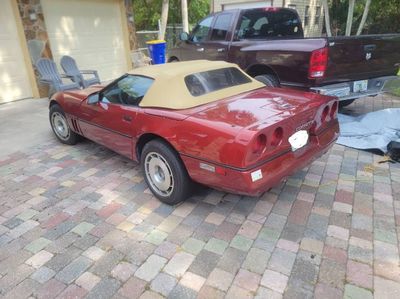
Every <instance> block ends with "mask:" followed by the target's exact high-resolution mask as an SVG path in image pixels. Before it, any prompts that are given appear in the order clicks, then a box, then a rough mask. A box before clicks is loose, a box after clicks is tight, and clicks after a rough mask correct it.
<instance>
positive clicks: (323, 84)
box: [168, 7, 400, 107]
mask: <svg viewBox="0 0 400 299" xmlns="http://www.w3.org/2000/svg"><path fill="white" fill-rule="evenodd" d="M194 59H207V60H225V61H228V62H233V63H236V64H238V65H239V66H240V67H241V68H242V69H243V70H244V71H246V72H247V73H248V74H249V75H250V76H252V77H254V78H256V79H258V80H259V81H261V82H263V83H264V84H266V85H268V86H274V87H279V86H284V87H292V88H299V89H303V90H310V91H314V92H317V93H320V94H324V95H331V96H337V97H338V98H339V100H340V101H341V102H340V104H341V106H342V107H343V106H346V105H348V104H350V103H351V102H353V101H354V100H355V99H357V98H359V97H364V96H375V95H377V94H379V93H381V92H382V91H383V87H384V85H385V83H386V82H388V81H390V80H395V79H397V78H398V77H397V76H396V74H397V72H398V70H399V67H400V34H384V35H363V36H350V37H319V38H304V33H303V27H302V24H301V20H300V18H299V15H298V14H297V12H296V11H295V10H292V9H288V8H277V7H267V8H255V9H235V10H227V11H221V12H218V13H214V14H211V15H209V16H207V17H206V18H204V19H203V20H201V21H200V22H199V23H198V24H197V25H196V26H195V27H194V29H193V31H192V32H191V34H188V33H185V32H183V33H182V34H181V35H180V41H179V42H178V45H177V47H176V48H173V49H171V50H170V51H169V59H168V61H169V62H173V61H179V60H194Z"/></svg>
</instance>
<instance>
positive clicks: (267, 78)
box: [254, 74, 279, 87]
mask: <svg viewBox="0 0 400 299" xmlns="http://www.w3.org/2000/svg"><path fill="white" fill-rule="evenodd" d="M254 79H256V80H258V81H260V82H261V83H264V84H265V85H266V86H268V87H279V80H278V78H276V77H275V76H274V75H270V74H265V75H259V76H255V77H254Z"/></svg>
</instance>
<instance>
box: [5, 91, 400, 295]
mask: <svg viewBox="0 0 400 299" xmlns="http://www.w3.org/2000/svg"><path fill="white" fill-rule="evenodd" d="M383 107H400V100H398V99H397V100H396V99H392V98H389V97H386V98H385V97H376V98H375V99H367V100H366V101H359V102H356V103H355V104H354V105H351V106H349V108H348V109H347V111H348V112H349V113H353V114H361V113H363V112H367V111H372V110H377V109H381V108H383ZM46 113H47V112H46ZM49 130H50V129H49ZM43 133H44V134H49V132H43ZM381 160H382V157H381V156H377V155H374V154H373V153H370V152H363V151H358V150H354V149H350V148H344V147H342V146H339V145H335V146H334V147H333V148H332V149H331V150H330V151H329V152H328V153H327V154H325V155H324V156H323V157H321V158H319V159H318V160H316V161H315V162H314V163H313V164H312V165H310V166H309V167H307V168H305V169H303V170H301V171H299V172H297V173H296V174H294V175H292V176H291V177H290V178H288V180H287V181H286V182H284V183H282V184H280V185H279V186H276V187H275V188H273V189H272V190H270V191H269V192H267V193H265V194H264V195H262V196H261V197H260V198H249V197H241V196H237V195H232V194H225V193H222V192H219V191H215V190H212V189H207V188H200V189H199V190H197V191H196V193H195V194H193V197H191V198H190V199H189V200H188V201H186V202H184V203H182V204H181V205H179V206H176V207H170V206H167V205H165V204H162V203H160V202H159V201H158V200H157V199H155V198H154V197H153V196H152V195H151V193H150V192H149V190H148V188H147V186H146V184H145V182H144V179H143V175H142V174H141V172H140V169H139V166H138V165H137V164H135V163H133V162H131V161H129V160H127V159H125V158H123V157H121V156H119V155H117V154H115V153H113V152H111V151H109V150H107V149H105V148H103V147H101V146H99V145H96V144H94V143H91V142H89V141H82V142H81V143H79V144H77V145H76V146H74V147H70V146H65V145H62V144H60V143H58V142H57V141H56V140H53V141H50V142H49V143H47V144H38V145H32V147H31V148H27V149H26V150H25V151H23V152H16V153H13V154H10V155H8V156H5V157H2V158H0V297H5V298H16V297H18V298H19V297H21V298H25V297H33V298H55V297H57V296H58V297H59V298H71V297H73V298H83V297H86V298H109V297H115V298H162V297H165V298H196V297H197V298H207V299H208V298H260V299H261V298H313V297H315V298H342V297H344V298H363V299H364V298H372V297H373V296H375V298H390V299H392V298H398V297H400V266H399V263H400V257H399V250H400V248H399V236H400V196H399V194H400V187H399V186H400V165H399V164H387V163H379V161H381Z"/></svg>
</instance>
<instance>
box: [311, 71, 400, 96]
mask: <svg viewBox="0 0 400 299" xmlns="http://www.w3.org/2000/svg"><path fill="white" fill-rule="evenodd" d="M393 80H399V77H398V76H384V77H377V78H371V79H368V80H361V81H367V82H368V83H367V86H368V87H367V89H366V90H364V91H355V90H354V84H355V83H356V82H360V81H349V82H344V83H338V84H331V85H324V86H319V87H312V88H311V90H312V91H315V92H318V93H320V94H323V95H328V96H336V97H338V98H339V101H346V100H353V99H357V98H361V97H368V96H376V95H378V94H380V93H382V92H383V91H384V87H385V85H386V83H388V82H390V81H393Z"/></svg>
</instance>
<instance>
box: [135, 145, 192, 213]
mask: <svg viewBox="0 0 400 299" xmlns="http://www.w3.org/2000/svg"><path fill="white" fill-rule="evenodd" d="M140 164H141V167H142V171H143V173H144V178H145V180H146V183H147V185H148V186H149V188H150V190H151V191H152V192H153V194H154V196H155V197H157V198H158V199H159V200H160V201H162V202H163V203H166V204H168V205H175V204H177V203H179V202H181V201H184V200H185V199H186V198H187V197H188V196H189V193H190V191H191V189H192V181H191V179H190V177H189V175H188V173H187V171H186V168H185V166H184V165H183V162H182V160H181V159H180V157H179V156H178V154H177V153H176V152H175V150H174V149H172V148H171V147H170V146H169V145H168V144H167V143H165V142H163V141H162V140H160V139H155V140H152V141H150V142H148V143H146V144H145V146H144V147H143V151H142V153H141V159H140Z"/></svg>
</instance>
